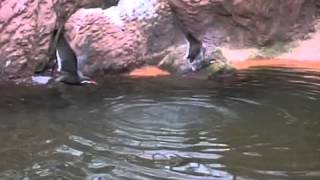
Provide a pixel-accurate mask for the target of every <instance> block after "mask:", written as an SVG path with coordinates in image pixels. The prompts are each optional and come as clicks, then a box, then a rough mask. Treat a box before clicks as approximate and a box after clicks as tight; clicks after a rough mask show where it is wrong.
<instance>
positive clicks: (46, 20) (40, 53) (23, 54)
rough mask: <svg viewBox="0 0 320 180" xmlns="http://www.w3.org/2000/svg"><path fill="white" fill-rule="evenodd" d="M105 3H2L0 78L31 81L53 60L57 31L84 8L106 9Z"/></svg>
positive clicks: (99, 0)
mask: <svg viewBox="0 0 320 180" xmlns="http://www.w3.org/2000/svg"><path fill="white" fill-rule="evenodd" d="M106 2H107V1H105V0H81V1H77V0H19V1H16V0H1V1H0V76H1V77H2V79H18V78H24V77H30V76H31V75H32V74H33V73H34V71H35V70H36V68H37V66H39V65H41V64H45V63H47V62H48V60H49V54H48V51H49V46H50V42H51V38H52V35H53V31H54V30H55V29H56V28H57V27H58V26H59V24H61V23H63V19H66V18H67V17H68V16H70V15H71V14H72V13H73V12H75V11H76V10H77V9H79V8H81V7H87V6H89V7H94V6H103V5H105V4H106Z"/></svg>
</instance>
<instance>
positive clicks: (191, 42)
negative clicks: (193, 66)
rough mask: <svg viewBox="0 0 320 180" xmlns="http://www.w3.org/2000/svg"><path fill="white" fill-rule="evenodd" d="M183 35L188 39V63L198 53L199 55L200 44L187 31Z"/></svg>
mask: <svg viewBox="0 0 320 180" xmlns="http://www.w3.org/2000/svg"><path fill="white" fill-rule="evenodd" d="M185 36H186V39H187V41H188V52H187V53H188V56H187V59H188V60H189V62H190V63H192V62H193V61H194V60H195V59H196V58H197V57H198V56H199V55H201V53H202V52H201V51H202V44H201V42H200V41H199V40H197V39H196V38H195V37H194V36H193V35H192V34H191V33H189V32H186V33H185Z"/></svg>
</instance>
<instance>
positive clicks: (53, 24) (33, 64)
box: [0, 0, 320, 81]
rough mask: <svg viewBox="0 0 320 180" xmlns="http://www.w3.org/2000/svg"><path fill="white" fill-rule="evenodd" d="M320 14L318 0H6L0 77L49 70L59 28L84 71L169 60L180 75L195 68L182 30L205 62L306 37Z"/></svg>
mask: <svg viewBox="0 0 320 180" xmlns="http://www.w3.org/2000/svg"><path fill="white" fill-rule="evenodd" d="M116 3H118V4H117V6H113V7H109V6H111V5H115V4H116ZM107 7H109V8H107ZM319 12H320V3H319V1H316V0H291V1H279V0H268V1H264V0H198V1H193V0H137V1H132V0H120V1H119V2H117V1H112V0H109V1H106V0H93V1H92V0H91V1H86V0H84V1H74V0H68V1H64V0H53V1H51V0H38V1H32V0H23V1H13V0H3V1H1V2H0V47H1V48H0V81H8V80H9V81H21V80H28V79H30V77H31V76H32V75H34V73H35V72H39V71H43V70H46V69H47V68H48V67H50V62H53V60H54V49H55V41H54V39H55V38H54V37H55V32H57V31H58V30H59V29H61V27H62V26H64V29H65V30H64V35H65V37H66V38H67V40H68V41H69V42H70V44H71V47H72V48H73V49H74V51H75V52H76V54H77V55H78V56H86V58H87V59H88V60H87V61H86V62H87V63H86V65H85V67H84V72H85V73H86V74H88V75H92V76H100V75H103V74H106V73H119V72H120V73H122V72H128V71H131V70H132V69H135V68H137V67H141V66H143V65H146V64H153V65H161V66H162V67H168V64H169V65H170V64H171V65H173V66H170V67H169V69H173V72H174V71H178V72H180V71H181V70H182V71H185V70H186V71H188V70H191V69H192V68H190V67H189V66H188V62H187V61H186V50H187V47H186V41H185V36H184V34H185V33H190V34H192V35H193V36H194V37H196V39H198V40H199V41H200V42H201V43H202V45H203V47H205V49H206V57H205V59H207V60H208V61H207V62H219V63H220V62H223V63H225V61H227V60H228V58H227V59H225V58H224V56H223V55H222V56H221V55H219V56H217V51H216V50H217V49H218V48H219V47H222V46H223V47H229V48H247V47H258V48H260V47H268V46H274V45H275V44H279V42H280V43H287V42H290V41H295V40H298V39H303V38H308V34H309V33H310V32H313V31H315V21H316V19H317V18H318V17H319ZM276 47H277V46H276ZM220 52H222V54H223V53H224V52H225V51H223V49H222V51H218V54H220ZM172 57H174V58H172ZM217 57H218V58H217ZM219 57H220V58H219ZM217 59H218V60H217ZM168 62H169V63H168ZM207 62H205V63H207ZM226 64H227V63H226Z"/></svg>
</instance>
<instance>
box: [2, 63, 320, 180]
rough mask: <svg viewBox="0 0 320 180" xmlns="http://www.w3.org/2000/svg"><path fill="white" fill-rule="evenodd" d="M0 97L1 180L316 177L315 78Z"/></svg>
mask: <svg viewBox="0 0 320 180" xmlns="http://www.w3.org/2000/svg"><path fill="white" fill-rule="evenodd" d="M0 92H1V96H0V179H1V180H2V179H5V180H7V179H8V180H11V179H12V180H16V179H21V180H34V179H35V180H38V179H41V180H42V179H43V180H51V179H59V180H63V179H76V180H77V179H86V180H104V179H108V180H109V179H137V180H142V179H181V180H185V179H195V180H196V179H240V180H241V179H319V178H320V110H319V107H320V72H316V71H311V70H290V69H277V68H273V69H260V70H257V69H256V70H254V69H253V70H245V71H241V72H239V73H237V74H236V75H234V76H229V77H221V78H217V79H214V80H207V79H203V78H196V77H192V78H185V77H158V78H142V79H132V78H131V79H130V78H125V77H118V78H107V79H106V80H104V81H103V82H100V85H99V86H97V87H74V86H72V87H71V86H59V87H12V86H7V87H5V86H3V87H0Z"/></svg>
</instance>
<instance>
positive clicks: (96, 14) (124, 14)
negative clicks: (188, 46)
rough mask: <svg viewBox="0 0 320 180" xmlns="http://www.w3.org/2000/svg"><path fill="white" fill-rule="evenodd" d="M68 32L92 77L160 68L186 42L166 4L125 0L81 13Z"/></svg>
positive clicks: (157, 0) (154, 0)
mask: <svg viewBox="0 0 320 180" xmlns="http://www.w3.org/2000/svg"><path fill="white" fill-rule="evenodd" d="M65 30H66V31H65V35H66V37H67V39H69V41H70V44H71V46H72V48H73V49H74V50H75V52H76V54H77V56H78V57H85V58H86V59H87V62H86V66H85V67H84V70H83V72H84V73H85V74H86V75H89V76H90V75H93V74H95V75H96V74H97V73H101V74H106V73H119V72H127V71H130V70H132V69H134V68H136V67H139V66H141V65H143V64H149V65H150V64H157V63H158V62H159V61H160V59H159V58H161V57H162V56H163V55H164V54H166V52H167V51H166V50H167V49H168V47H170V46H172V45H174V44H175V43H176V42H178V41H179V39H182V38H183V37H182V33H181V31H180V30H179V29H178V28H177V27H176V25H175V23H174V16H173V13H172V11H171V9H170V6H169V4H168V3H167V1H164V0H149V1H146V0H135V1H132V0H121V1H119V4H118V5H117V6H113V7H111V8H108V9H100V8H96V9H80V10H78V11H77V12H76V13H74V14H73V15H72V16H71V17H70V19H69V20H68V21H67V23H66V25H65Z"/></svg>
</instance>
